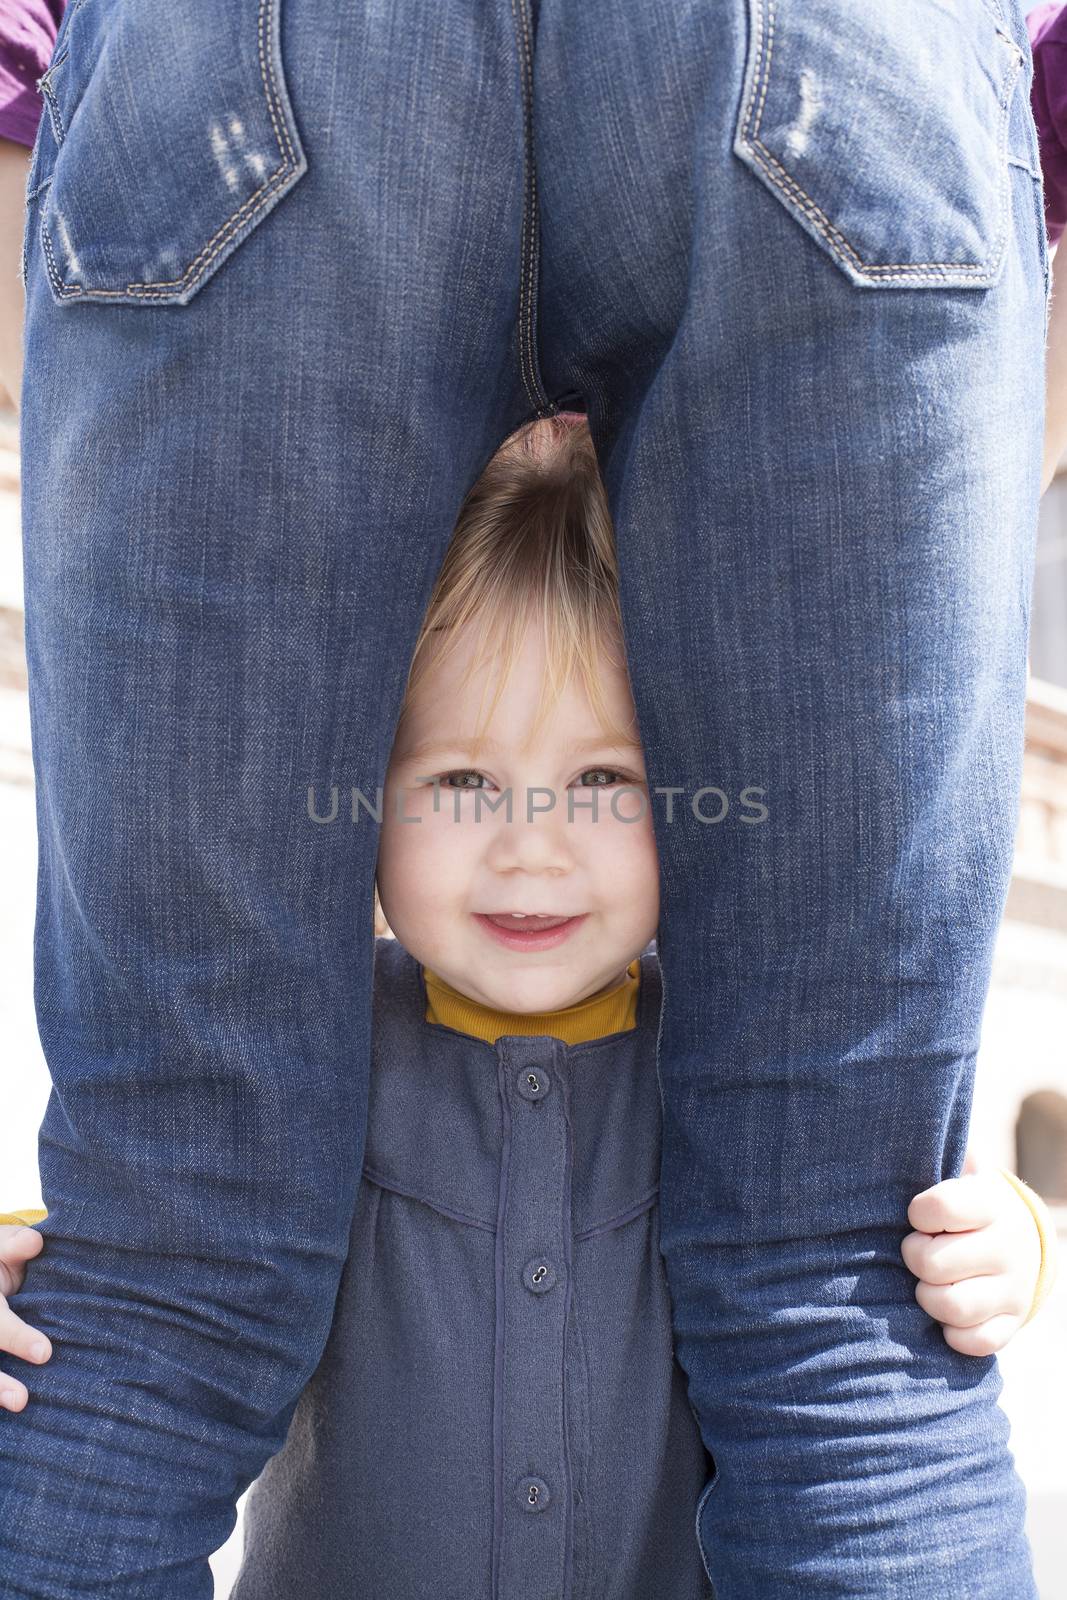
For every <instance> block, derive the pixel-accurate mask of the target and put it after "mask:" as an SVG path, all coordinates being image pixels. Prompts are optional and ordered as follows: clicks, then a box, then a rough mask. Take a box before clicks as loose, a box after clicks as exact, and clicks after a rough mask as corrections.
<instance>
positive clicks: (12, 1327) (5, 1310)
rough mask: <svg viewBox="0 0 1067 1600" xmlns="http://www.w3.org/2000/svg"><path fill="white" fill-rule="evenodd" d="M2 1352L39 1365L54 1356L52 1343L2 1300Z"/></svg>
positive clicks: (0, 1337) (0, 1327)
mask: <svg viewBox="0 0 1067 1600" xmlns="http://www.w3.org/2000/svg"><path fill="white" fill-rule="evenodd" d="M0 1350H6V1351H7V1352H8V1354H9V1355H13V1356H20V1357H21V1359H22V1360H23V1361H36V1362H37V1363H38V1364H39V1365H40V1364H41V1363H43V1362H45V1361H48V1360H49V1359H50V1357H51V1354H52V1345H51V1341H50V1340H49V1339H48V1338H47V1336H46V1335H45V1334H43V1333H40V1332H39V1331H38V1330H37V1329H36V1328H31V1327H30V1325H29V1323H28V1322H23V1320H22V1318H21V1317H20V1316H17V1315H16V1313H15V1312H14V1311H12V1309H11V1307H10V1306H9V1305H8V1304H7V1302H6V1301H3V1300H0ZM14 1381H15V1380H14V1379H13V1378H4V1379H2V1380H0V1382H2V1383H4V1384H7V1383H13V1382H14Z"/></svg>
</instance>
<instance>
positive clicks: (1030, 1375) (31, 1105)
mask: <svg viewBox="0 0 1067 1600" xmlns="http://www.w3.org/2000/svg"><path fill="white" fill-rule="evenodd" d="M21 555H22V541H21V531H20V523H19V457H18V423H17V419H16V417H15V415H14V413H13V412H12V411H10V410H0V828H2V830H3V833H2V838H3V853H4V861H5V884H6V893H5V896H4V900H3V904H2V915H0V1029H2V1035H3V1037H4V1039H5V1040H6V1041H7V1043H6V1047H5V1058H6V1061H7V1063H8V1065H7V1070H6V1073H5V1093H4V1117H3V1119H2V1121H0V1210H2V1209H8V1208H13V1207H18V1208H21V1207H26V1206H37V1205H41V1204H42V1200H41V1190H40V1184H39V1181H38V1174H37V1155H36V1136H37V1128H38V1124H39V1123H40V1120H41V1117H42V1115H43V1112H44V1106H45V1101H46V1099H47V1097H48V1089H49V1080H48V1072H47V1068H46V1066H45V1062H44V1058H43V1056H42V1053H41V1048H40V1042H39V1040H38V1037H37V1029H36V1023H35V1020H34V1011H33V971H32V956H33V919H34V896H35V884H36V871H37V861H36V829H35V818H34V786H33V767H32V762H31V756H30V724H29V711H28V706H27V699H26V664H25V657H24V653H23V589H22V560H21ZM1037 562H1038V565H1037V581H1036V583H1035V590H1034V608H1033V617H1032V627H1031V653H1030V660H1031V673H1032V676H1031V681H1030V686H1029V693H1028V704H1027V720H1026V727H1027V735H1026V739H1027V742H1026V754H1025V768H1024V778H1023V793H1022V801H1021V811H1020V820H1019V831H1018V838H1017V850H1016V857H1015V868H1014V875H1013V879H1012V884H1011V891H1010V894H1009V899H1008V906H1007V914H1006V917H1005V921H1004V924H1003V927H1002V930H1001V935H1000V939H999V943H998V948H997V955H996V960H995V964H994V971H993V981H992V989H991V993H990V999H989V1004H988V1008H987V1011H986V1017H985V1023H984V1028H983V1034H982V1044H981V1050H980V1053H979V1060H978V1073H977V1083H976V1089H975V1099H974V1112H973V1118H972V1129H971V1146H972V1148H973V1149H974V1150H975V1152H976V1154H977V1155H978V1158H979V1160H980V1161H981V1162H983V1163H985V1162H991V1163H994V1164H998V1165H999V1164H1003V1165H1005V1166H1009V1167H1011V1168H1012V1169H1013V1170H1014V1171H1016V1172H1018V1173H1019V1174H1020V1175H1021V1176H1022V1177H1024V1178H1025V1179H1026V1180H1027V1182H1029V1183H1031V1184H1032V1185H1033V1186H1034V1188H1035V1189H1037V1190H1038V1191H1039V1193H1041V1194H1042V1195H1043V1196H1044V1198H1045V1199H1046V1201H1047V1202H1048V1203H1049V1205H1050V1207H1051V1208H1052V1209H1053V1212H1054V1215H1055V1216H1056V1219H1057V1223H1058V1226H1059V1231H1060V1235H1061V1239H1062V1236H1063V1235H1064V1233H1067V473H1065V474H1064V475H1063V476H1061V477H1060V478H1059V479H1057V481H1056V482H1055V483H1054V484H1053V485H1052V487H1051V488H1050V489H1049V491H1048V493H1047V494H1046V495H1045V497H1044V500H1043V502H1042V511H1041V525H1040V530H1039V536H1038V552H1037ZM1063 1251H1064V1246H1063V1244H1062V1243H1061V1252H1063ZM1065 1358H1067V1265H1061V1271H1060V1281H1058V1282H1057V1285H1056V1288H1055V1289H1054V1290H1053V1294H1052V1297H1051V1299H1050V1300H1049V1301H1048V1302H1047V1303H1046V1306H1045V1308H1044V1309H1043V1310H1042V1311H1041V1312H1040V1314H1039V1315H1038V1317H1037V1318H1036V1319H1035V1321H1034V1322H1033V1323H1031V1324H1030V1325H1029V1326H1028V1327H1027V1328H1025V1329H1023V1330H1022V1331H1021V1332H1020V1333H1019V1334H1018V1335H1017V1336H1016V1338H1015V1340H1014V1341H1013V1343H1012V1344H1011V1345H1009V1346H1008V1348H1007V1350H1006V1351H1004V1352H1003V1354H1002V1355H1001V1357H1000V1366H1001V1370H1002V1373H1003V1377H1004V1392H1003V1397H1002V1404H1003V1406H1004V1409H1005V1411H1006V1412H1007V1414H1008V1417H1009V1419H1010V1421H1011V1440H1010V1442H1011V1448H1012V1450H1013V1451H1014V1453H1015V1457H1016V1461H1017V1464H1018V1467H1019V1470H1020V1472H1021V1474H1022V1477H1023V1479H1024V1481H1025V1483H1026V1485H1027V1491H1028V1498H1029V1529H1030V1537H1031V1541H1032V1544H1033V1547H1034V1557H1035V1566H1036V1570H1037V1574H1038V1582H1039V1588H1040V1594H1041V1600H1067V1449H1065V1448H1064V1441H1065V1440H1067V1384H1065V1381H1064V1376H1065ZM32 1392H33V1391H32V1388H31V1391H30V1393H31V1399H30V1404H31V1405H32V1404H33V1400H32ZM242 1506H243V1502H242ZM239 1510H240V1508H239ZM240 1539H241V1521H240V1515H239V1517H238V1522H237V1526H236V1528H235V1530H234V1534H233V1536H232V1537H231V1539H230V1540H229V1542H228V1543H227V1545H226V1546H225V1547H224V1548H223V1550H221V1551H220V1552H219V1553H218V1554H217V1555H216V1556H215V1558H214V1560H213V1563H212V1565H213V1568H214V1571H215V1580H216V1588H215V1593H216V1600H226V1596H227V1595H228V1594H229V1592H230V1586H231V1584H232V1582H233V1578H234V1576H235V1574H236V1570H237V1566H238V1564H239V1560H240ZM398 1600H399V1597H398ZM768 1600H771V1597H768ZM933 1600H964V1597H963V1596H958V1597H957V1596H951V1597H950V1596H934V1597H933Z"/></svg>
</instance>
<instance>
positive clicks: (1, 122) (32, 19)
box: [0, 0, 67, 145]
mask: <svg viewBox="0 0 1067 1600" xmlns="http://www.w3.org/2000/svg"><path fill="white" fill-rule="evenodd" d="M66 3H67V0H0V137H3V138H4V139H14V140H15V141H16V142H17V143H18V144H24V145H31V144H32V143H33V141H34V139H35V138H36V136H37V124H38V122H39V121H40V118H41V96H40V94H39V93H38V91H37V88H36V84H37V79H38V78H39V77H40V76H41V73H42V72H43V71H44V70H45V68H46V67H47V65H48V63H49V61H51V59H52V51H53V49H54V48H55V42H56V34H57V33H58V32H59V24H60V20H61V18H62V16H63V12H64V10H65V8H66Z"/></svg>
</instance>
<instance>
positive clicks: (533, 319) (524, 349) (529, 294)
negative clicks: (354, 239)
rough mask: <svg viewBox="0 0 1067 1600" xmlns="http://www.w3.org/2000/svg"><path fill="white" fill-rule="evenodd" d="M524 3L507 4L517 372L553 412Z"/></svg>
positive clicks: (536, 400) (537, 401) (540, 405)
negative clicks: (517, 104) (516, 137)
mask: <svg viewBox="0 0 1067 1600" xmlns="http://www.w3.org/2000/svg"><path fill="white" fill-rule="evenodd" d="M526 4H527V0H511V11H512V17H513V19H514V23H515V32H516V39H517V41H518V46H519V82H520V85H521V90H522V128H523V202H522V234H521V242H520V252H519V256H520V260H519V368H520V375H521V378H522V383H523V387H524V388H525V390H526V393H527V396H528V397H529V399H530V400H531V401H532V402H533V405H534V408H535V411H536V412H537V413H538V414H540V412H541V411H542V410H547V411H549V412H552V411H554V410H555V409H556V408H555V406H553V404H552V402H551V401H550V400H549V399H548V396H547V395H546V394H545V391H544V387H543V385H542V383H541V379H540V374H539V372H538V363H537V263H538V261H539V257H540V249H539V246H540V230H539V227H538V216H537V171H536V165H535V155H534V141H533V67H532V59H531V58H532V52H531V47H530V27H529V16H528V14H527V10H526Z"/></svg>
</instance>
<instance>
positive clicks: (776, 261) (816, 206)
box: [535, 0, 1047, 1600]
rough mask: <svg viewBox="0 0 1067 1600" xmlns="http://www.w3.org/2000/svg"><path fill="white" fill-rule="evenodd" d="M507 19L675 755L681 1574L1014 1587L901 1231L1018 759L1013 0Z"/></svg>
mask: <svg viewBox="0 0 1067 1600" xmlns="http://www.w3.org/2000/svg"><path fill="white" fill-rule="evenodd" d="M535 59H536V68H535V117H536V129H537V134H536V143H535V149H536V154H537V162H538V172H539V179H538V181H539V190H540V195H541V205H542V216H541V220H542V245H541V248H542V306H541V328H542V363H543V372H544V375H545V379H546V383H548V385H549V386H550V388H552V389H555V388H561V387H563V386H571V385H573V386H574V387H576V388H578V389H580V390H582V391H583V392H584V393H585V394H586V396H587V398H588V402H589V408H590V417H591V425H592V428H593V432H594V435H595V437H596V440H597V444H598V449H599V451H600V453H601V457H602V463H603V467H604V472H605V477H606V480H607V484H608V488H609V495H610V500H611V505H612V511H613V515H614V517H615V521H616V530H617V537H618V542H619V550H620V563H621V571H622V583H623V606H624V618H625V622H626V634H627V646H628V652H629V660H630V669H631V674H632V677H633V681H634V690H635V698H636V704H637V709H638V715H639V718H640V722H641V727H642V732H643V736H644V740H645V744H646V751H647V760H648V772H649V783H650V787H651V788H653V789H654V788H656V787H657V786H659V787H661V788H664V789H665V788H667V787H670V786H674V787H675V788H677V789H678V790H680V792H679V793H678V794H676V796H675V797H674V809H673V821H671V822H668V821H667V800H666V797H665V796H663V795H660V796H659V798H653V800H652V806H653V811H654V815H655V820H656V827H657V838H658V843H659V847H660V851H661V858H662V864H663V917H662V922H661V929H660V934H661V938H660V954H661V958H662V964H663V971H664V978H665V991H666V1005H665V1017H664V1024H663V1028H662V1032H661V1039H660V1061H659V1068H660V1078H661V1091H662V1097H663V1109H664V1119H665V1127H664V1145H663V1155H662V1189H661V1204H662V1232H661V1247H662V1250H663V1254H664V1257H665V1261H666V1266H667V1270H668V1275H669V1281H670V1286H671V1290H672V1299H673V1301H674V1310H675V1320H676V1333H677V1351H678V1356H679V1360H680V1361H681V1363H682V1365H683V1366H684V1368H685V1370H686V1372H687V1374H688V1379H689V1390H690V1397H691V1400H692V1402H693V1404H694V1407H695V1409H696V1411H697V1414H698V1417H699V1420H700V1423H701V1427H702V1432H703V1435H704V1439H705V1443H706V1444H707V1446H708V1448H709V1450H710V1451H711V1452H712V1454H713V1455H714V1458H715V1465H716V1475H715V1476H713V1478H712V1479H711V1480H709V1486H708V1488H707V1489H706V1491H705V1494H704V1496H703V1497H702V1500H701V1504H700V1506H699V1508H698V1513H697V1522H698V1531H699V1535H700V1539H701V1544H702V1548H703V1550H704V1555H705V1561H706V1563H707V1566H708V1569H709V1573H710V1575H711V1577H712V1578H713V1580H714V1583H715V1590H716V1596H717V1600H768V1597H770V1596H774V1597H775V1600H784V1597H785V1596H792V1595H797V1596H801V1595H803V1596H804V1597H806V1600H812V1597H814V1596H819V1597H823V1596H849V1597H852V1600H856V1597H858V1596H869V1597H870V1600H889V1597H890V1596H893V1597H894V1600H905V1597H907V1600H918V1597H919V1596H926V1595H937V1596H944V1597H946V1600H947V1597H948V1596H962V1595H965V1594H966V1595H970V1596H982V1597H988V1600H993V1597H996V1600H1005V1597H1008V1596H1010V1597H1011V1600H1029V1597H1032V1596H1033V1595H1034V1594H1035V1589H1034V1585H1033V1579H1032V1576H1031V1568H1030V1556H1029V1550H1028V1547H1027V1542H1026V1539H1025V1535H1024V1529H1023V1521H1024V1492H1023V1487H1022V1484H1021V1482H1020V1480H1019V1479H1018V1477H1017V1476H1016V1474H1015V1471H1014V1465H1013V1461H1012V1458H1011V1455H1010V1452H1009V1450H1008V1448H1007V1443H1006V1441H1007V1434H1008V1425H1007V1420H1006V1418H1005V1416H1004V1414H1003V1413H1002V1411H1001V1410H1000V1409H999V1407H998V1405H997V1397H998V1394H999V1391H1000V1375H999V1370H998V1367H997V1363H996V1360H995V1358H992V1357H991V1358H989V1359H988V1360H980V1361H975V1360H973V1359H971V1358H967V1357H963V1356H960V1355H959V1354H958V1353H957V1352H956V1351H954V1350H952V1349H951V1348H950V1347H949V1346H948V1345H947V1344H946V1343H945V1341H944V1338H943V1336H942V1333H941V1329H940V1328H939V1326H938V1325H937V1324H936V1323H934V1322H932V1321H931V1320H930V1318H929V1317H927V1315H926V1314H925V1313H924V1312H923V1311H922V1309H921V1308H920V1307H919V1306H918V1304H917V1302H916V1301H915V1299H914V1280H913V1278H912V1277H911V1275H910V1274H909V1273H908V1271H907V1269H906V1268H905V1267H904V1265H903V1262H902V1260H901V1257H900V1254H899V1247H900V1242H901V1240H902V1238H903V1237H904V1234H905V1233H906V1232H907V1231H908V1227H909V1225H908V1223H907V1220H906V1209H907V1205H908V1202H909V1200H910V1198H911V1196H912V1195H913V1194H915V1193H916V1192H917V1191H918V1190H919V1189H922V1188H925V1187H926V1186H927V1185H929V1184H932V1183H935V1182H937V1181H939V1180H940V1179H941V1178H944V1177H947V1176H951V1175H956V1174H958V1173H959V1172H960V1171H961V1169H962V1164H963V1158H964V1153H965V1143H966V1132H967V1124H968V1118H969V1111H970V1102H971V1091H972V1080H973V1073H974V1063H975V1051H976V1047H977V1045H978V1039H979V1029H980V1023H981V1017H982V1010H983V1004H984V1001H985V997H986V992H987V984H988V980H989V972H990V964H991V957H992V951H993V944H994V939H995V935H996V931H997V925H998V920H999V918H1000V916H1001V913H1002V908H1003V903H1004V899H1005V895H1006V892H1007V886H1008V879H1009V874H1010V866H1011V857H1012V841H1013V834H1014V829H1015V822H1016V815H1017V805H1018V790H1019V778H1020V761H1021V752H1022V723H1023V705H1024V690H1025V673H1026V649H1027V631H1028V620H1029V594H1030V583H1031V568H1032V552H1033V544H1034V538H1035V528H1036V513H1037V495H1038V477H1039V471H1040V461H1041V432H1042V355H1043V335H1044V328H1045V310H1046V306H1045V291H1046V270H1047V256H1046V253H1045V242H1044V233H1043V226H1042V217H1041V206H1040V175H1039V168H1038V165H1037V149H1036V141H1035V135H1034V129H1033V124H1032V120H1031V117H1030V112H1029V98H1028V90H1029V76H1030V61H1029V52H1028V48H1027V45H1026V36H1025V32H1024V28H1023V24H1022V18H1021V14H1020V10H1019V7H1018V5H1017V4H1016V3H1015V0H1003V5H1002V4H1001V3H1000V0H968V3H966V4H963V5H959V6H953V7H948V6H922V7H916V6H913V5H909V4H904V3H902V0H885V3H883V4H880V5H879V6H877V7H870V6H859V7H857V6H855V5H852V4H849V3H848V0H719V3H716V0H708V3H703V4H699V5H694V6H685V7H682V8H681V9H679V8H678V7H676V6H670V7H668V6H663V5H658V4H650V5H642V6H636V7H635V6H632V5H630V4H626V3H622V0H593V3H590V4H585V5H582V6H576V5H573V4H570V3H569V0H541V3H540V6H539V15H538V31H537V48H536V58H535ZM708 786H715V787H716V788H717V789H718V790H721V791H723V794H722V795H720V794H719V793H717V792H714V790H710V791H709V789H708ZM700 789H705V791H706V792H705V793H704V794H703V795H702V796H700V797H696V791H697V790H700ZM745 791H756V792H755V793H747V794H746V793H745ZM694 798H695V799H696V805H697V807H698V808H699V810H700V812H701V813H702V816H703V818H704V819H716V818H720V817H721V819H722V820H720V821H715V820H702V821H698V820H697V819H696V816H695V815H694V811H693V809H692V805H691V802H693V801H694ZM760 805H762V806H764V807H766V815H765V817H764V815H763V813H762V812H761V811H760V809H759V806H760ZM727 808H728V809H727ZM724 813H725V814H724ZM761 819H762V820H761Z"/></svg>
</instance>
